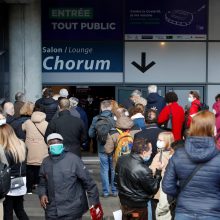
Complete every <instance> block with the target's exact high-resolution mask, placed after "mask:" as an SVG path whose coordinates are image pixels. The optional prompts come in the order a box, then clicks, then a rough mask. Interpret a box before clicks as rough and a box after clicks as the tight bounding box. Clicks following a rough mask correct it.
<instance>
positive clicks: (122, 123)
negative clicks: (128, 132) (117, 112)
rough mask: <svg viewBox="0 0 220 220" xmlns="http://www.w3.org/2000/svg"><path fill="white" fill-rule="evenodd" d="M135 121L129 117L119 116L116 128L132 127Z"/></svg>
mask: <svg viewBox="0 0 220 220" xmlns="http://www.w3.org/2000/svg"><path fill="white" fill-rule="evenodd" d="M133 126H134V122H133V121H132V120H131V119H130V118H129V117H119V118H118V119H117V121H116V128H122V129H131V128H132V127H133Z"/></svg>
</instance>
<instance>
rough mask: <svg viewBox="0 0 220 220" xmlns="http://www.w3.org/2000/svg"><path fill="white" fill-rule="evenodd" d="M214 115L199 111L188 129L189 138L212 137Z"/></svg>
mask: <svg viewBox="0 0 220 220" xmlns="http://www.w3.org/2000/svg"><path fill="white" fill-rule="evenodd" d="M214 129H215V115H214V114H213V113H212V112H210V111H200V112H198V113H197V114H196V115H195V116H194V117H193V118H192V122H191V124H190V128H189V136H202V137H204V136H208V137H213V136H214Z"/></svg>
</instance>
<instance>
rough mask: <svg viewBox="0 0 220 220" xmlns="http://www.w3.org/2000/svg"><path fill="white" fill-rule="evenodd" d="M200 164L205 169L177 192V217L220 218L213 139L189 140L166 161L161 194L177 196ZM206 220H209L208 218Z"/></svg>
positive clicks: (218, 162) (219, 161) (219, 166)
mask: <svg viewBox="0 0 220 220" xmlns="http://www.w3.org/2000/svg"><path fill="white" fill-rule="evenodd" d="M200 163H203V164H204V165H203V166H202V167H201V168H200V169H199V170H198V171H197V173H196V174H195V175H194V177H193V178H192V179H191V181H190V182H189V183H188V184H187V185H186V187H185V188H184V189H183V190H182V191H181V192H180V194H179V196H178V200H177V207H176V213H194V214H197V215H201V216H216V217H219V216H220V172H219V171H220V154H219V151H218V150H217V149H216V144H215V140H214V138H212V137H188V138H187V139H186V142H185V147H182V148H179V149H178V150H177V151H176V152H175V154H174V155H173V156H172V158H171V159H170V160H169V163H168V166H167V167H166V172H165V175H164V178H163V182H162V188H163V191H164V192H165V193H166V194H168V195H171V196H177V190H178V185H181V184H182V183H183V182H184V181H185V180H186V179H187V178H188V177H189V176H190V174H191V173H192V172H193V170H194V169H195V168H196V166H197V165H198V164H200ZM207 219H208V218H207Z"/></svg>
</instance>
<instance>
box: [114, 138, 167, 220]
mask: <svg viewBox="0 0 220 220" xmlns="http://www.w3.org/2000/svg"><path fill="white" fill-rule="evenodd" d="M151 152H152V146H151V143H150V142H149V141H148V140H147V139H144V138H135V139H134V142H133V147H132V150H131V153H130V154H127V155H123V156H121V157H119V159H118V161H117V164H116V168H115V184H116V187H117V189H118V192H119V199H120V203H121V208H122V219H123V220H129V219H133V217H136V218H137V219H139V220H147V219H148V208H147V203H148V201H149V200H150V198H152V196H153V195H154V194H155V193H156V192H157V191H158V189H159V186H160V181H161V170H162V168H163V164H162V163H160V162H159V161H158V163H157V165H156V171H155V174H154V175H153V173H152V171H151V169H150V168H149V167H148V166H147V165H146V162H147V161H148V160H149V159H150V157H151Z"/></svg>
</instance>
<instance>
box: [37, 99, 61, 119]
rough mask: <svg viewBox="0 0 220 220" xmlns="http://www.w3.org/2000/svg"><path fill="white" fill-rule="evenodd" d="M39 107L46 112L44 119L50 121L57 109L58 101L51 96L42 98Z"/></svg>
mask: <svg viewBox="0 0 220 220" xmlns="http://www.w3.org/2000/svg"><path fill="white" fill-rule="evenodd" d="M40 107H41V109H42V111H43V112H45V114H46V121H48V122H50V121H51V119H52V118H53V116H54V114H55V113H56V111H57V107H58V102H57V101H56V100H54V99H53V98H42V100H41V103H40Z"/></svg>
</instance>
